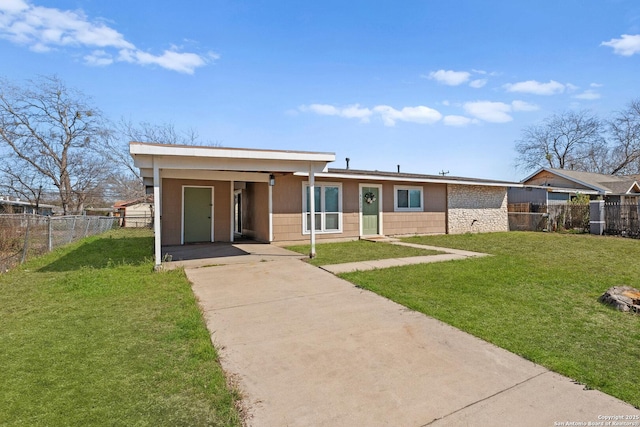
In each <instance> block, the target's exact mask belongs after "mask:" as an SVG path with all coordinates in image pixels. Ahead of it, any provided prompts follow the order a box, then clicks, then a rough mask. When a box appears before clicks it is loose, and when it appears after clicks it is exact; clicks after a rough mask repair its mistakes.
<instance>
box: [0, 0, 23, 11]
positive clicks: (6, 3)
mask: <svg viewBox="0 0 640 427" xmlns="http://www.w3.org/2000/svg"><path fill="white" fill-rule="evenodd" d="M27 8H29V5H28V4H27V3H25V2H24V1H23V0H2V2H1V3H0V11H2V12H9V13H16V12H20V11H22V10H25V9H27Z"/></svg>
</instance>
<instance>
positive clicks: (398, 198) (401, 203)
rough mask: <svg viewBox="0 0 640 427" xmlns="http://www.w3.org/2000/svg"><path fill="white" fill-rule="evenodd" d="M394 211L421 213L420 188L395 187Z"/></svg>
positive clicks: (421, 197) (421, 199) (421, 198)
mask: <svg viewBox="0 0 640 427" xmlns="http://www.w3.org/2000/svg"><path fill="white" fill-rule="evenodd" d="M394 189H395V209H396V211H422V201H423V196H422V187H400V186H395V187H394Z"/></svg>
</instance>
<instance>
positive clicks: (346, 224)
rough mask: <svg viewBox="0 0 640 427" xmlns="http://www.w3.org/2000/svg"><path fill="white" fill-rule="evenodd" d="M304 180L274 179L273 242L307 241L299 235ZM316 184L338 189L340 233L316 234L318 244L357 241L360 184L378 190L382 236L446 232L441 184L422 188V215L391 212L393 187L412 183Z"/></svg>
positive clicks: (342, 181)
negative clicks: (340, 212)
mask: <svg viewBox="0 0 640 427" xmlns="http://www.w3.org/2000/svg"><path fill="white" fill-rule="evenodd" d="M307 181H308V179H307V178H306V177H299V176H293V175H287V176H278V177H276V185H275V187H273V239H274V242H282V241H287V242H289V241H303V240H308V239H309V235H308V234H303V233H302V214H301V212H302V209H303V206H302V183H303V182H307ZM316 182H317V183H322V182H331V183H340V184H341V185H342V233H318V234H316V238H317V239H318V241H321V240H330V239H340V238H345V239H348V238H358V237H359V236H360V184H363V185H381V186H382V218H383V225H382V228H383V230H382V231H383V233H384V234H386V235H406V234H431V233H445V232H446V206H447V191H446V186H445V185H444V184H424V185H422V187H423V194H424V212H394V197H393V196H394V194H393V192H394V185H407V186H414V187H415V186H416V184H415V183H402V182H396V183H394V182H385V181H358V180H355V179H316Z"/></svg>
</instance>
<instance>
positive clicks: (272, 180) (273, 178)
mask: <svg viewBox="0 0 640 427" xmlns="http://www.w3.org/2000/svg"><path fill="white" fill-rule="evenodd" d="M274 185H276V176H275V175H274V174H270V175H269V186H271V187H273V186H274Z"/></svg>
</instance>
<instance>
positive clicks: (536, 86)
mask: <svg viewBox="0 0 640 427" xmlns="http://www.w3.org/2000/svg"><path fill="white" fill-rule="evenodd" d="M504 88H505V89H506V90H507V91H508V92H519V93H531V94H534V95H555V94H559V93H563V92H564V91H565V89H571V90H572V89H575V88H576V86H574V85H572V84H568V85H564V84H562V83H558V82H557V81H555V80H550V81H549V83H541V82H538V81H536V80H527V81H526V82H518V83H508V84H506V85H504Z"/></svg>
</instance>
